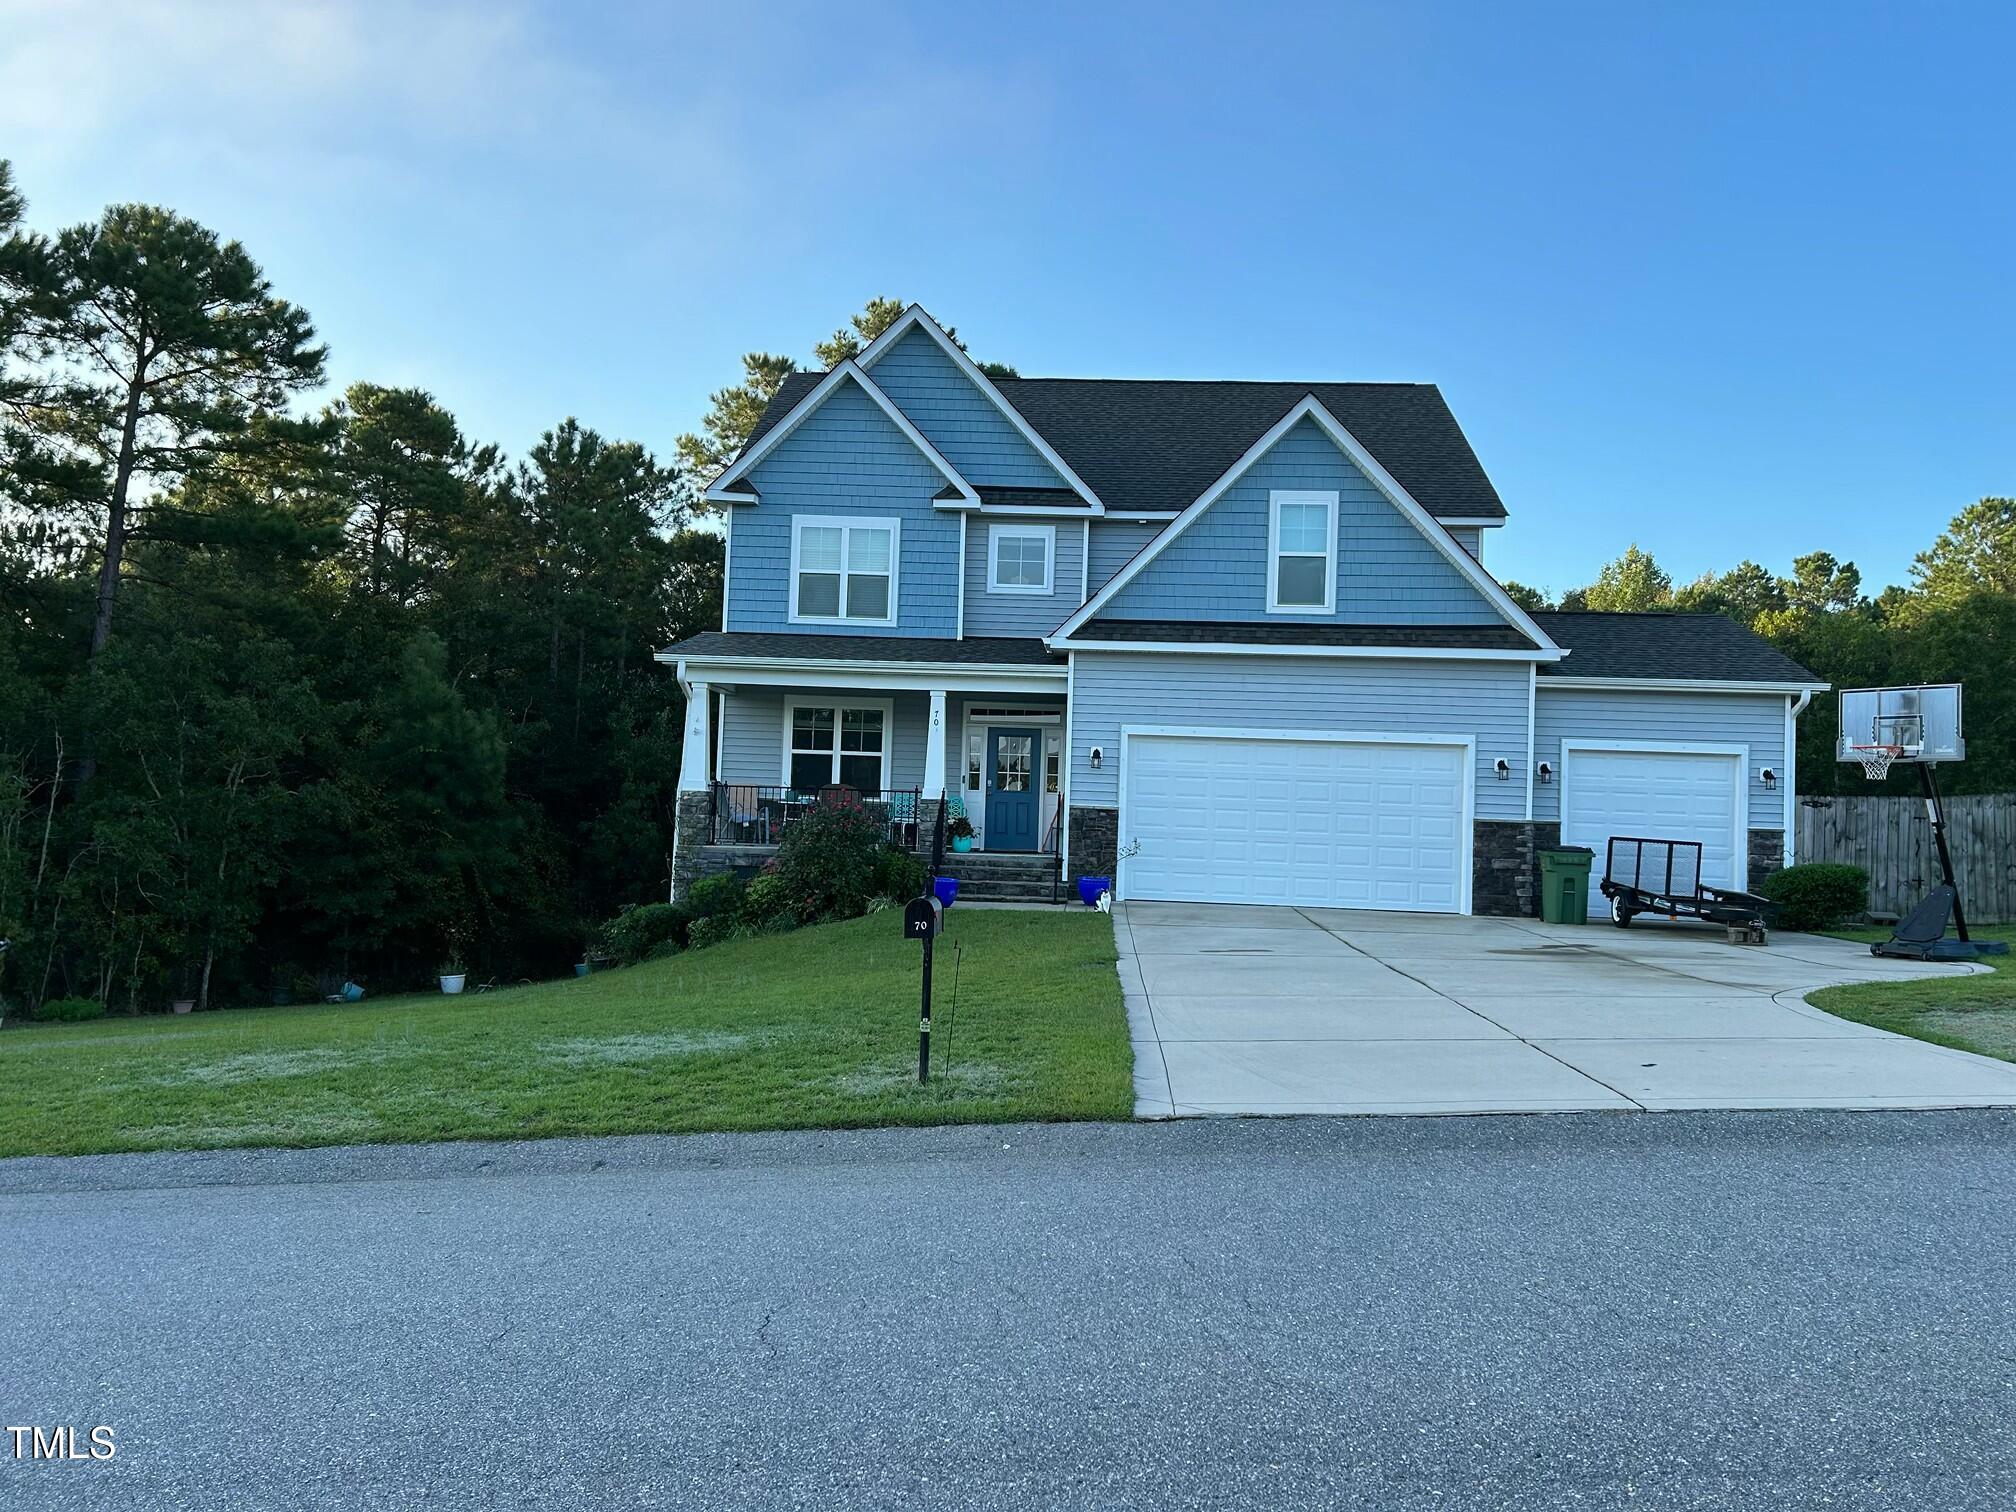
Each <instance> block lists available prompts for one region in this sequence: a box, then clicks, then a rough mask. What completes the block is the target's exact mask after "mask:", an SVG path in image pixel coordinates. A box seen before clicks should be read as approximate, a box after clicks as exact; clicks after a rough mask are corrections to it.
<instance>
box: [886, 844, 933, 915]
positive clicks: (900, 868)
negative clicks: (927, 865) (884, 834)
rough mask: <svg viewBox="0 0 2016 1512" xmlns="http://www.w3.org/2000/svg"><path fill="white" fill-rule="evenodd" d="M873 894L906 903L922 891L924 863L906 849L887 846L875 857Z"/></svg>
mask: <svg viewBox="0 0 2016 1512" xmlns="http://www.w3.org/2000/svg"><path fill="white" fill-rule="evenodd" d="M874 886H875V896H876V897H878V898H888V899H889V900H890V901H892V902H895V903H908V902H909V901H910V900H911V899H912V898H915V897H917V896H919V895H920V894H922V893H923V891H924V863H923V862H922V861H920V860H918V859H917V858H916V857H915V856H913V855H911V854H910V852H908V851H906V850H898V849H897V848H896V847H895V846H893V845H891V846H887V847H885V848H884V849H883V851H882V854H881V855H879V856H877V857H876V858H875V884H874Z"/></svg>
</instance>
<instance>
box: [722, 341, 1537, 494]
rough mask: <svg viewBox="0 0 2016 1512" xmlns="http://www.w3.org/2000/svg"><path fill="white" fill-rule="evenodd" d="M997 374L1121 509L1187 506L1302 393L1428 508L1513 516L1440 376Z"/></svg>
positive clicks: (798, 376) (797, 386)
mask: <svg viewBox="0 0 2016 1512" xmlns="http://www.w3.org/2000/svg"><path fill="white" fill-rule="evenodd" d="M825 376H826V375H825V374H824V373H793V374H791V376H790V377H788V378H786V379H785V380H784V386H783V387H782V388H781V389H779V390H778V391H777V397H776V398H774V399H772V400H771V401H770V405H769V407H768V408H767V409H765V410H764V411H763V416H762V418H761V419H760V420H758V421H757V422H756V428H755V430H753V431H752V432H750V436H749V439H750V441H751V442H752V443H753V442H755V441H756V440H757V439H758V438H759V437H761V436H762V435H763V434H764V433H765V432H766V431H768V430H769V429H770V428H771V427H772V426H773V425H775V424H776V423H777V422H778V421H779V420H780V419H782V418H783V417H784V415H785V414H787V413H788V412H789V411H790V410H791V408H792V406H793V405H795V404H797V402H798V401H799V400H800V399H802V398H804V397H805V395H806V394H808V393H810V392H811V390H812V388H813V386H814V385H815V384H817V383H818V382H819V380H820V379H822V378H824V377H825ZM995 383H996V386H997V387H999V388H1000V390H1001V392H1002V394H1003V395H1004V396H1005V397H1006V398H1007V400H1008V402H1009V403H1010V404H1012V405H1014V406H1015V408H1016V409H1017V410H1018V411H1020V412H1021V414H1022V417H1023V418H1024V419H1025V420H1027V421H1028V422H1029V423H1030V425H1031V426H1033V427H1034V428H1035V430H1036V432H1037V434H1038V435H1040V436H1042V437H1043V439H1044V440H1046V441H1048V442H1049V443H1050V444H1051V445H1052V446H1053V447H1055V448H1056V449H1057V452H1058V454H1059V455H1060V456H1062V457H1063V458H1064V460H1065V461H1066V462H1068V463H1070V464H1071V466H1072V468H1073V470H1075V471H1076V472H1077V474H1078V476H1079V477H1081V478H1083V479H1084V480H1085V481H1086V483H1087V484H1089V485H1090V486H1091V487H1092V489H1093V491H1094V492H1096V493H1097V494H1098V495H1099V497H1100V499H1101V500H1102V501H1103V502H1104V503H1105V505H1106V507H1107V509H1108V510H1109V511H1111V512H1113V513H1115V514H1125V513H1132V512H1137V511H1138V512H1146V513H1164V512H1173V511H1175V510H1179V509H1182V508H1184V507H1185V506H1186V505H1188V504H1189V503H1190V502H1191V501H1192V500H1193V499H1195V498H1196V497H1197V496H1198V495H1199V494H1201V493H1202V492H1204V490H1205V489H1207V488H1209V487H1210V486H1211V484H1212V483H1214V482H1216V481H1217V479H1218V478H1219V476H1220V475H1221V474H1223V473H1224V471H1225V470H1226V469H1227V468H1228V467H1230V466H1231V465H1232V464H1233V463H1234V462H1236V461H1238V460H1239V458H1240V457H1242V456H1244V455H1245V453H1246V450H1247V448H1248V447H1250V446H1252V444H1253V443H1254V442H1255V441H1257V440H1259V439H1260V437H1261V436H1263V435H1264V434H1266V432H1267V430H1268V428H1269V427H1270V426H1272V425H1273V424H1274V422H1275V421H1277V420H1279V419H1280V418H1281V417H1282V416H1283V415H1285V414H1287V413H1288V411H1289V410H1291V409H1293V408H1294V407H1295V405H1296V404H1298V403H1299V402H1300V401H1301V400H1302V398H1303V396H1304V395H1307V394H1314V395H1315V396H1316V397H1317V398H1318V399H1319V400H1321V401H1322V402H1323V405H1324V407H1325V408H1326V409H1328V410H1329V411H1330V413H1331V414H1333V415H1335V416H1336V417H1337V419H1338V420H1339V421H1340V422H1341V423H1342V424H1343V426H1344V428H1345V429H1346V430H1348V431H1350V432H1351V434H1352V435H1354V436H1356V437H1357V438H1358V439H1359V441H1361V442H1363V443H1364V445H1365V448H1366V449H1367V450H1368V451H1370V452H1371V453H1372V455H1373V456H1374V457H1377V458H1378V459H1379V463H1380V465H1381V466H1382V467H1384V468H1385V469H1386V470H1387V471H1388V472H1390V473H1391V474H1393V476H1394V477H1395V478H1397V479H1398V480H1399V482H1400V484H1401V486H1402V487H1403V488H1405V489H1406V490H1407V491H1408V492H1409V493H1410V494H1412V495H1413V496H1414V497H1415V499H1416V500H1417V501H1419V503H1420V504H1421V507H1422V508H1423V509H1426V510H1427V511H1428V512H1429V513H1430V514H1432V515H1437V516H1440V517H1444V518H1450V519H1456V518H1479V519H1494V520H1498V519H1503V518H1504V517H1505V506H1504V504H1503V503H1502V502H1501V501H1500V500H1499V498H1498V490H1497V489H1495V488H1493V487H1492V486H1491V480H1490V478H1488V477H1487V476H1485V473H1484V468H1483V465H1482V464H1481V463H1479V462H1478V460H1477V454H1476V453H1475V452H1473V451H1472V450H1471V449H1470V442H1469V440H1468V439H1467V438H1466V437H1465V436H1464V434H1463V429H1462V427H1461V426H1459V425H1458V424H1457V423H1456V417H1455V416H1454V415H1452V414H1451V413H1450V412H1449V406H1448V404H1447V403H1445V402H1444V401H1443V398H1442V391H1441V390H1440V389H1438V388H1436V387H1435V385H1434V384H1432V383H1244V382H1214V381H1192V380H1187V379H1162V378H999V379H996V380H995ZM982 493H983V494H984V493H985V490H982Z"/></svg>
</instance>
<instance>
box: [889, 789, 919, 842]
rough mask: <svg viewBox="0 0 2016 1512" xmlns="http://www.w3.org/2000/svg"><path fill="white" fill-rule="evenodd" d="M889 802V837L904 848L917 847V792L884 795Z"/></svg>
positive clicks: (913, 790)
mask: <svg viewBox="0 0 2016 1512" xmlns="http://www.w3.org/2000/svg"><path fill="white" fill-rule="evenodd" d="M883 796H884V797H885V798H886V799H887V800H888V803H889V838H890V839H891V840H892V841H894V842H895V843H896V844H897V845H900V846H901V847H902V848H903V849H904V850H915V849H917V792H916V790H915V789H914V788H913V789H910V790H909V791H905V792H894V793H887V794H884V795H883Z"/></svg>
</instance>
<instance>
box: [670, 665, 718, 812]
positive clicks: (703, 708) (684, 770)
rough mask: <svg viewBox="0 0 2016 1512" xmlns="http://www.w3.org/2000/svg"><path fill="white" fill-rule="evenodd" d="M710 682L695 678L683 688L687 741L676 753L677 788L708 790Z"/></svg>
mask: <svg viewBox="0 0 2016 1512" xmlns="http://www.w3.org/2000/svg"><path fill="white" fill-rule="evenodd" d="M713 691H714V688H713V684H711V683H704V682H696V683H691V684H689V685H688V686H687V689H686V744H685V746H684V747H683V748H682V749H681V752H680V757H679V791H680V792H682V793H704V792H706V791H707V762H708V758H709V757H710V756H711V755H712V754H713V751H714V729H713V725H714V700H713V698H712V697H711V696H710V695H711V694H712V693H713Z"/></svg>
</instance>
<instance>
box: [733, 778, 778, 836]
mask: <svg viewBox="0 0 2016 1512" xmlns="http://www.w3.org/2000/svg"><path fill="white" fill-rule="evenodd" d="M726 794H727V798H728V823H729V824H730V825H732V826H733V827H734V833H735V838H736V840H737V841H741V842H747V841H754V842H755V843H756V844H759V845H768V844H769V843H770V813H769V810H767V809H765V808H764V807H763V796H762V793H761V792H760V791H759V790H758V789H756V788H753V787H739V786H731V787H729V788H727V789H726ZM759 835H760V836H761V837H762V838H761V839H760V840H758V839H756V837H757V836H759Z"/></svg>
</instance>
